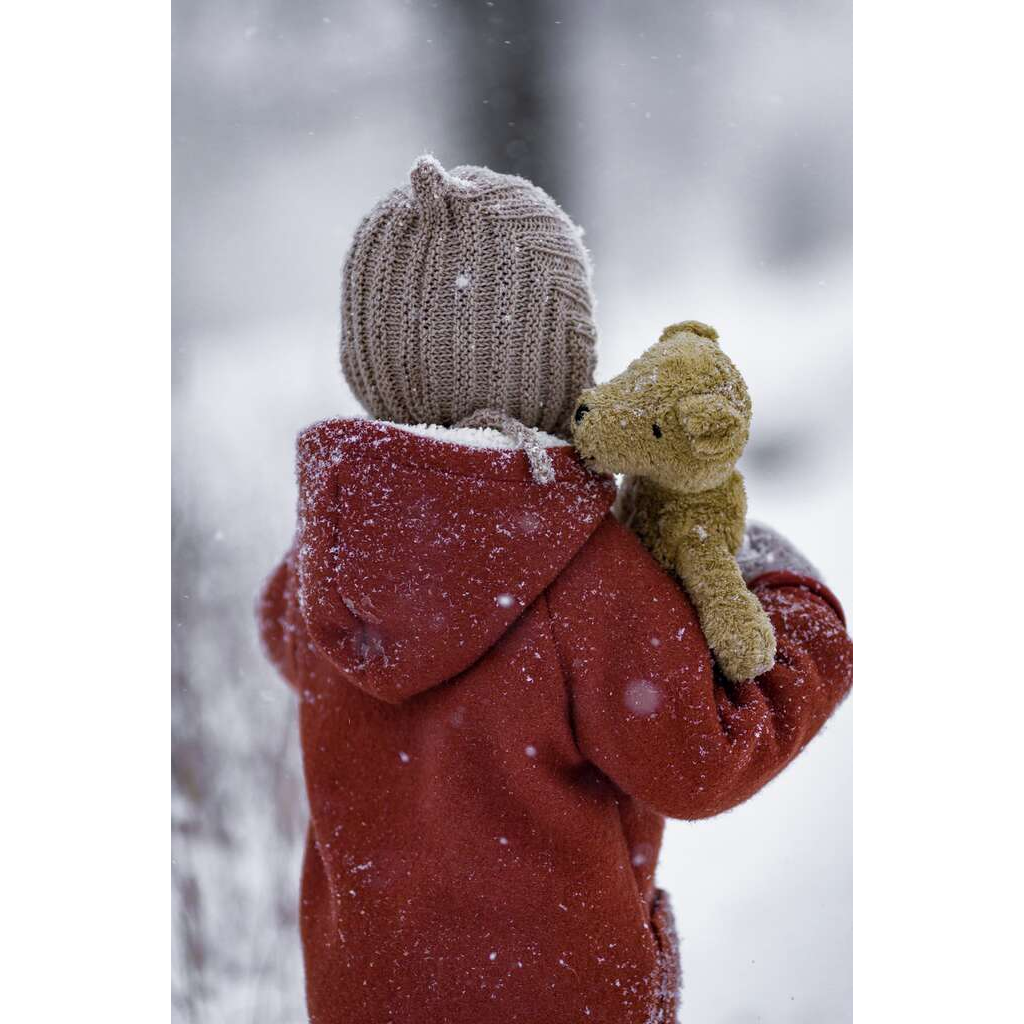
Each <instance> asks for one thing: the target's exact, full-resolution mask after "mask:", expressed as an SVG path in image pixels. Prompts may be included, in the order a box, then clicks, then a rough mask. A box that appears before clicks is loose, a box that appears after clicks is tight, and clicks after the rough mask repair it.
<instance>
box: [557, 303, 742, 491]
mask: <svg viewBox="0 0 1024 1024" xmlns="http://www.w3.org/2000/svg"><path fill="white" fill-rule="evenodd" d="M572 432H573V443H574V444H575V446H576V449H577V451H578V452H579V453H580V455H581V456H582V457H583V459H584V461H585V462H587V464H588V465H591V466H592V467H593V468H594V469H596V470H598V471H600V472H604V473H626V474H629V475H630V476H641V477H646V478H648V479H650V480H653V481H655V482H656V483H659V484H661V485H663V486H665V487H670V488H672V489H674V490H685V491H703V490H707V489H709V488H711V487H716V486H718V485H719V484H721V483H723V482H724V481H725V480H726V479H728V477H729V475H730V474H731V473H732V471H733V468H734V466H735V464H736V460H737V459H738V458H739V456H740V454H741V452H742V451H743V448H744V446H745V445H746V443H747V437H748V436H749V432H750V395H749V393H748V392H747V386H746V384H745V382H744V380H743V378H742V377H741V376H740V373H739V371H738V370H737V369H736V367H735V366H734V365H733V363H732V360H731V359H729V357H728V356H727V355H726V354H725V353H724V352H723V351H722V350H721V349H720V348H719V347H718V333H717V332H716V331H715V329H714V328H713V327H708V326H707V325H706V324H702V323H699V322H698V321H696V320H687V321H684V322H683V323H679V324H673V325H672V326H671V327H666V328H665V330H664V331H663V332H662V334H661V338H660V340H659V341H658V343H657V344H656V345H654V346H652V347H651V348H649V349H648V350H647V351H646V352H645V353H644V354H643V355H642V356H640V358H639V359H636V360H634V361H633V362H632V363H630V365H629V366H628V367H627V368H626V369H625V370H624V371H623V372H622V373H620V374H619V375H618V376H617V377H614V378H612V380H610V381H607V382H606V383H604V384H598V385H597V387H593V388H589V389H588V390H586V391H584V392H583V393H582V394H581V395H580V398H579V403H578V405H577V406H576V412H575V415H574V416H573V424H572Z"/></svg>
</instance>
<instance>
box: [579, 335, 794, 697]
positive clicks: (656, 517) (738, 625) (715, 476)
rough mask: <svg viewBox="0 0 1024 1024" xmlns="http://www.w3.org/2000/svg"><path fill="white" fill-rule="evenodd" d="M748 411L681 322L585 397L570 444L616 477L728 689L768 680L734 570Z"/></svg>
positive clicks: (754, 612)
mask: <svg viewBox="0 0 1024 1024" xmlns="http://www.w3.org/2000/svg"><path fill="white" fill-rule="evenodd" d="M750 415H751V404H750V395H749V393H748V392H747V386H746V383H745V382H744V380H743V378H742V377H741V376H740V373H739V371H738V370H737V369H736V367H735V366H734V365H733V362H732V360H731V359H729V357H728V356H727V355H726V354H725V353H724V352H723V351H722V350H721V348H720V347H719V345H718V333H717V332H716V331H715V329H714V328H713V327H708V326H707V325H706V324H702V323H699V322H698V321H696V320H687V321H684V322H683V323H679V324H673V325H672V326H671V327H667V328H666V329H665V330H664V331H663V332H662V335H661V339H660V340H659V341H658V343H657V344H656V345H654V346H653V347H652V348H650V349H648V350H647V351H646V352H645V353H644V354H643V355H642V356H640V358H639V359H637V360H635V361H634V362H633V363H631V364H630V365H629V366H628V367H627V368H626V370H625V371H624V372H623V373H621V374H619V376H618V377H615V378H613V379H612V380H610V381H608V382H607V383H605V384H599V385H598V386H597V387H594V388H590V389H589V390H587V391H584V392H583V394H582V395H581V396H580V401H579V405H578V406H577V409H576V414H575V417H574V422H573V441H574V443H575V445H576V448H577V449H578V451H579V452H580V454H581V455H582V456H583V458H584V459H585V460H586V461H587V462H588V463H589V464H590V465H592V466H593V467H594V468H595V469H598V470H600V471H602V472H607V473H625V474H627V476H628V479H627V480H626V482H625V485H624V488H625V490H624V495H623V510H624V514H625V519H626V521H627V522H628V524H629V525H630V526H631V527H632V529H633V530H634V531H635V532H636V533H637V535H638V536H639V537H640V539H641V540H642V541H643V542H644V544H645V545H646V546H647V548H648V550H649V551H650V552H651V553H652V554H653V555H654V556H655V557H656V558H657V559H658V560H659V561H660V562H661V563H662V564H663V565H665V566H666V567H668V568H669V569H672V570H674V571H675V572H676V573H677V574H678V576H679V577H680V579H681V580H682V581H683V583H684V584H685V586H686V589H687V591H688V592H689V594H690V598H691V600H692V601H693V603H694V605H695V606H696V609H697V614H698V616H699V617H700V623H701V627H702V629H703V630H704V635H705V637H706V639H707V641H708V645H709V646H710V647H711V649H712V650H713V651H714V653H715V656H716V659H717V661H718V665H719V667H720V668H721V670H722V672H723V673H724V674H725V675H726V677H727V678H728V679H730V680H732V681H733V682H741V681H743V680H746V679H752V678H754V677H755V676H758V675H760V674H761V673H763V672H767V671H768V670H769V669H770V668H771V667H772V665H773V664H774V662H775V633H774V632H773V630H772V625H771V622H770V621H769V620H768V616H767V615H766V614H765V612H764V609H763V608H762V607H761V604H760V602H759V601H758V600H757V598H756V597H755V596H754V595H753V594H752V593H751V591H750V590H749V589H748V588H747V586H746V584H745V583H744V581H743V576H742V575H741V573H740V569H739V567H738V566H737V564H736V557H735V556H736V554H737V552H738V551H739V550H740V546H741V544H742V543H743V530H744V522H745V517H746V511H747V497H746V491H745V489H744V486H743V477H742V476H741V475H740V474H739V473H738V472H737V470H736V460H737V459H738V458H739V457H740V454H741V453H742V452H743V448H744V446H745V445H746V443H747V438H748V436H749V433H750Z"/></svg>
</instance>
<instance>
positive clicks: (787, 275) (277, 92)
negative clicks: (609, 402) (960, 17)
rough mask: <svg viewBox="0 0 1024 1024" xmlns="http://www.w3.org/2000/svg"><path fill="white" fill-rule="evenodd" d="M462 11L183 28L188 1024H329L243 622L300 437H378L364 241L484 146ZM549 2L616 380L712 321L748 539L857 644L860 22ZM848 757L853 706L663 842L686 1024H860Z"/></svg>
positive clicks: (183, 801) (178, 534)
mask: <svg viewBox="0 0 1024 1024" xmlns="http://www.w3.org/2000/svg"><path fill="white" fill-rule="evenodd" d="M298 6H301V7H302V8H303V12H304V13H303V14H302V15H301V17H300V15H299V13H297V8H298ZM446 6H451V5H445V4H441V6H440V8H432V7H430V6H429V5H425V4H424V5H419V6H416V5H407V4H404V3H400V2H398V0H382V2H374V3H369V2H368V0H367V2H364V3H359V4H355V5H345V6H344V7H341V6H339V5H338V4H331V3H322V4H316V5H313V4H311V5H310V10H312V8H314V7H315V8H316V17H313V16H312V15H311V14H310V10H306V8H305V5H296V6H294V7H293V6H289V5H280V4H275V3H272V2H270V0H262V2H257V3H246V4H244V5H243V4H242V3H241V2H239V3H237V4H235V3H225V4H221V5H201V4H199V3H197V2H192V0H178V3H177V4H176V10H175V21H176V28H175V31H176V41H175V48H176V76H177V78H176V97H175V161H176V166H175V207H176V208H175V214H176V218H175V282H174V284H175V338H174V345H175V353H174V354H175V381H174V384H175V423H174V443H175V450H174V472H175V495H174V556H175V595H174V671H175V678H174V726H175V763H174V817H175V821H174V827H175V831H174V869H173V871H174V886H175V936H174V938H175V950H174V1001H175V1015H176V1019H177V1020H179V1021H181V1022H183V1024H184V1022H190V1024H191V1022H194V1024H236V1022H237V1024H241V1022H246V1024H293V1022H299V1021H302V1020H304V1019H305V1017H304V1012H303V1008H302V998H301V964H300V960H299V950H298V940H297V936H296V934H295V903H296V896H297V879H298V871H299V857H300V847H299V844H300V841H301V836H302V831H303V828H304V824H305V813H306V812H305V805H304V796H303V792H302V785H301V773H300V767H299V762H298V748H297V737H296V734H295V713H294V707H293V705H292V700H291V697H290V695H289V694H288V693H287V692H286V690H285V687H284V686H283V684H282V683H281V682H280V681H279V680H278V679H276V678H275V677H274V675H273V673H272V672H271V670H270V668H269V667H268V666H267V665H266V664H265V662H264V661H263V659H262V657H261V654H260V652H259V648H258V643H257V640H256V636H255V632H254V628H253V622H252V614H251V609H252V600H253V597H254V595H255V593H256V591H257V589H258V587H259V584H260V582H261V579H262V577H263V576H264V574H265V573H267V572H268V571H269V570H270V569H271V567H272V566H273V564H274V561H275V559H276V558H278V557H279V555H280V554H281V552H282V551H283V550H284V548H285V546H286V545H287V543H288V540H289V536H290V533H291V529H292V518H293V507H294V498H295V495H294V483H293V479H292V443H293V438H294V435H295V433H296V431H298V430H299V429H300V428H301V427H302V426H304V425H305V424H307V423H309V422H311V421H313V420H315V419H318V418H321V417H324V416H331V415H347V414H354V413H357V412H358V409H357V407H356V405H355V404H354V402H353V399H352V398H351V396H350V395H349V394H348V393H347V391H346V390H345V388H344V385H343V384H342V382H341V379H340V374H339V372H338V369H337V362H336V336H337V311H336V306H337V298H338V295H337V292H338V268H339V264H340V260H341V256H342V254H343V252H344V248H345V245H346V242H347V239H348V237H349V236H350V234H351V232H352V229H353V228H354V226H355V224H356V222H357V220H358V218H359V216H360V215H361V214H362V213H363V212H364V210H365V209H366V208H367V207H368V205H369V204H370V203H371V202H372V201H373V200H374V199H375V198H376V195H377V193H378V192H379V191H381V190H382V189H383V188H385V187H387V186H388V185H389V184H391V183H392V182H393V181H396V180H397V179H398V178H399V177H400V176H401V175H402V174H403V173H404V171H405V170H406V168H407V167H408V165H409V163H410V162H411V160H412V158H413V157H414V156H415V155H416V153H417V152H419V151H421V150H424V149H433V150H434V151H435V152H436V153H437V154H438V155H439V156H440V157H441V159H442V160H444V161H446V162H457V161H459V160H461V159H464V158H466V154H467V153H471V152H472V147H471V145H470V143H469V142H468V141H467V140H466V139H465V138H463V137H462V135H461V134H460V132H461V128H460V122H459V118H458V116H457V114H458V110H459V107H458V103H459V102H464V100H465V97H464V95H462V94H463V93H465V91H466V86H465V83H462V82H460V80H459V77H458V74H457V68H458V62H457V54H456V55H453V54H452V53H451V52H450V51H449V50H446V49H445V47H446V45H448V44H447V43H446V38H447V37H446V35H445V33H444V31H443V29H444V25H443V24H439V23H438V19H442V18H443V17H444V16H445V15H444V11H445V9H446ZM499 6H500V4H499ZM551 6H552V8H556V7H557V8H558V9H559V10H560V11H561V12H562V14H561V17H560V20H561V21H562V22H564V24H565V27H566V28H568V29H571V32H569V33H567V35H566V40H565V42H564V43H563V44H561V45H564V47H565V51H564V67H565V69H566V70H565V76H566V78H565V80H564V82H563V89H562V92H561V93H560V94H559V101H560V103H561V104H562V105H563V107H564V111H565V112H564V117H565V132H566V136H567V140H568V144H567V146H566V151H567V153H568V154H569V158H571V165H570V166H568V167H567V168H566V172H567V173H566V178H567V180H568V181H570V182H571V187H572V192H571V195H567V196H563V197H561V198H563V200H564V202H565V204H566V206H567V207H568V208H569V209H570V211H571V212H572V213H573V215H574V216H575V217H577V218H578V219H579V220H581V221H582V222H583V223H584V225H585V226H586V228H587V236H586V237H587V241H588V244H589V245H590V247H591V249H592V251H593V254H594V258H595V263H596V266H597V275H596V282H595V284H596V288H597V292H598V298H599V309H598V319H599V326H600V328H601V332H602V333H601V347H600V365H599V377H607V376H610V375H611V374H613V373H615V372H617V371H618V370H619V369H621V368H622V367H623V366H624V365H625V363H626V362H627V361H628V359H629V358H631V357H632V356H634V355H636V354H638V353H639V352H640V351H641V350H642V349H643V348H645V347H646V346H647V345H648V344H650V343H651V341H652V340H653V339H654V338H655V337H656V336H657V333H658V331H659V330H660V328H661V327H663V326H664V325H665V324H666V323H668V322H672V321H675V320H679V319H683V318H687V317H696V318H698V319H702V320H706V321H708V322H710V323H712V324H714V325H715V326H716V327H717V328H718V329H719V331H720V333H721V335H722V339H723V344H724V345H725V347H726V348H727V350H728V351H729V352H730V353H731V354H732V355H733V356H734V358H735V359H736V361H737V363H738V364H739V366H740V368H741V369H742V370H743V372H744V374H745V375H746V377H747V380H748V382H749V384H750V388H751V392H752V395H753V398H754V427H753V440H752V443H751V446H750V449H749V451H748V453H747V455H746V456H745V457H744V467H743V468H744V470H745V472H746V474H747V480H748V489H749V492H750V504H751V512H752V514H753V515H754V516H756V517H757V518H760V519H763V520H765V521H767V522H771V523H773V524H774V525H776V526H777V527H778V528H780V529H782V530H783V531H784V532H786V533H788V534H789V535H790V536H791V537H792V538H793V539H794V540H795V541H797V543H798V544H799V545H800V546H801V547H802V548H803V549H804V550H805V552H806V554H807V555H808V556H809V557H810V558H811V559H812V560H813V561H814V562H816V563H817V564H818V565H819V567H820V568H821V569H822V571H823V572H824V574H825V576H826V579H827V580H828V582H829V583H830V584H831V585H832V586H833V589H835V590H836V592H837V593H838V594H839V595H840V597H841V598H842V600H843V601H844V603H845V605H846V608H847V611H848V613H849V614H850V619H851V624H855V620H854V619H853V615H852V612H853V604H852V601H853V594H852V566H851V563H850V511H849V505H850V500H849V499H850V486H851V482H850V429H849V428H850V358H851V356H850V309H849V303H850V269H849V248H850V239H849V227H848V201H849V197H848V185H849V166H848V152H847V149H848V145H849V109H848V107H849V96H848V88H849V83H848V63H849V55H848V48H849V38H848V25H847V21H848V11H847V10H846V8H845V7H844V6H843V5H832V4H826V3H817V4H811V5H807V4H803V3H796V2H795V0H794V2H791V3H786V2H774V3H773V2H763V0H762V2H757V3H736V4H732V5H730V6H729V8H728V10H726V9H725V8H724V6H723V5H721V4H708V5H704V4H698V3H694V4H683V5H674V4H669V3H665V4H664V5H658V4H652V5H651V11H650V13H649V14H648V15H645V16H644V17H638V16H637V15H636V14H635V13H630V14H629V16H628V17H626V15H624V14H623V12H622V10H621V8H618V7H616V6H615V5H612V4H609V3H605V2H597V3H593V4H590V5H587V14H586V16H585V17H584V15H583V14H582V13H581V11H582V7H581V5H579V4H573V3H571V2H566V3H561V4H552V5H551ZM324 19H329V20H327V21H325V20H324ZM428 38H429V39H431V40H433V42H431V43H429V44H428V43H426V42H425V40H426V39H428ZM449 42H450V40H449ZM652 58H657V59H652ZM453 67H454V68H455V70H454V71H453ZM850 737H851V708H850V706H849V704H848V705H847V706H845V707H844V708H842V709H841V710H840V711H839V713H838V714H837V715H836V716H835V718H834V719H833V721H832V722H831V723H830V725H829V727H828V728H827V730H826V732H825V733H824V734H823V735H822V736H821V737H819V738H818V739H817V740H816V741H815V742H814V743H813V744H812V746H811V747H810V748H809V749H808V750H807V752H806V753H805V754H804V755H803V757H801V758H800V759H799V761H798V762H797V763H796V764H794V765H793V766H792V767H791V768H790V769H789V770H788V771H787V772H786V773H784V775H783V776H782V777H781V778H779V779H778V780H776V781H775V782H774V783H773V784H772V785H771V786H769V787H768V789H767V790H765V791H764V792H763V793H761V794H759V795H758V796H757V797H756V799H754V800H752V801H751V802H750V803H749V804H747V805H746V806H743V807H741V808H739V809H737V810H735V811H733V812H732V813H730V814H728V815H725V816H723V817H722V818H720V819H716V820H714V821H710V822H703V823H699V824H692V825H691V824H683V823H671V824H670V826H669V829H668V833H667V839H666V846H665V852H664V856H663V859H662V862H661V866H660V878H661V882H662V884H663V885H665V886H666V887H667V888H668V889H669V890H671V891H672V893H673V895H674V899H675V904H676V910H677V915H678V918H679V923H680V930H681V933H682V938H683V962H684V963H683V966H684V975H685V989H684V1002H683V1014H682V1019H683V1020H685V1021H689V1022H695V1024H747V1022H755V1021H765V1022H771V1024H790V1022H791V1024H810V1022H814V1024H842V1022H845V1021H848V1020H850V1019H851V1004H850V989H851V951H850V944H851V920H850V917H851V911H850V888H851V866H850V845H851V842H850V796H851V791H850Z"/></svg>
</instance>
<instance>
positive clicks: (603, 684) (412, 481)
mask: <svg viewBox="0 0 1024 1024" xmlns="http://www.w3.org/2000/svg"><path fill="white" fill-rule="evenodd" d="M549 453H550V454H551V456H552V458H553V462H554V467H555V472H556V481H555V482H554V483H553V484H548V485H543V484H537V483H535V482H534V481H533V480H532V479H531V477H530V472H529V468H528V466H527V462H526V459H525V457H524V456H523V454H522V453H521V452H517V451H509V450H491V449H483V448H473V447H469V446H465V445H459V444H452V443H446V442H444V441H440V440H437V439H434V438H429V437H424V436H420V435H417V434H414V433H411V432H409V431H406V430H402V429H400V428H397V427H394V426H391V425H388V424H383V423H377V422H372V421H362V420H332V421H326V422H323V423H319V424H317V425H315V426H313V427H311V428H309V429H308V430H306V431H305V432H304V433H303V434H302V435H301V436H300V438H299V459H298V463H299V466H298V472H299V523H298V528H297V533H296V538H295V543H294V546H293V548H292V550H291V551H290V552H289V554H288V556H287V557H286V559H285V560H284V562H283V563H282V564H281V566H280V567H279V568H278V569H277V571H276V572H275V573H274V574H273V575H272V577H271V578H270V580H269V581H268V584H267V586H266V589H265V591H264V593H263V596H262V598H261V601H260V621H261V629H262V635H263V639H264V642H265V646H266V649H267V651H268V653H269V655H270V657H271V659H272V660H273V662H274V664H275V665H276V666H277V667H278V668H279V670H280V671H281V673H282V674H283V675H284V677H285V678H286V679H287V680H288V682H289V683H291V685H292V686H293V687H294V688H295V689H296V690H297V691H298V693H299V695H300V697H301V713H300V724H301V733H302V750H303V758H304V764H305V775H306V785H307V790H308V796H309V806H310V818H311V820H310V827H309V837H308V843H307V848H306V857H305V864H304V868H303V879H302V896H301V914H300V920H301V930H302V942H303V947H304V953H305V965H306V990H307V999H308V1006H309V1014H310V1020H311V1021H313V1022H315V1024H342V1022H344V1024H381V1022H384V1021H395V1022H401V1024H421V1022H422V1024H491V1022H493V1024H498V1022H501V1024H512V1022H523V1024H537V1022H539V1021H543V1022H545V1024H578V1022H580V1021H593V1022H595V1024H598V1022H600V1024H659V1022H660V1024H670V1022H672V1021H674V1020H675V1004H676V990H677V987H678V951H677V946H676V935H675V930H674V927H673V921H672V913H671V910H670V908H669V902H668V898H667V896H666V895H665V893H664V892H661V891H659V890H658V889H656V888H655V885H654V870H655V864H656V861H657V858H658V850H659V846H660V842H661V835H662V828H663V824H664V816H666V815H667V816H670V817H677V818H687V819H695V818H704V817H709V816H711V815H714V814H719V813H720V812H722V811H725V810H728V809H729V808H730V807H734V806H735V805H736V804H738V803H740V802H742V801H743V800H746V799H747V798H748V797H750V796H751V795H752V794H754V793H755V792H757V790H758V789H760V788H761V787H762V786H764V785H765V783H766V782H768V781H769V780H770V779H771V778H773V777H774V776H775V775H776V774H777V773H778V772H779V771H780V770H781V769H782V768H784V767H785V766H786V764H788V763H789V761H791V760H792V759H793V757H795V756H796V754H798V753H799V752H800V750H801V749H802V748H803V747H804V745H805V744H806V743H807V742H808V741H809V740H810V739H811V738H812V737H813V736H814V735H815V734H816V733H817V731H818V730H819V729H820V728H821V726H822V724H823V723H824V722H825V720H826V719H827V718H828V716H829V715H830V714H831V713H832V711H833V710H834V708H835V707H836V705H837V704H838V703H839V702H840V701H841V700H842V698H843V697H844V696H845V694H846V693H847V691H848V690H849V688H850V683H851V644H850V639H849V637H848V636H847V633H846V631H845V629H844V627H843V619H842V612H841V610H840V608H839V605H838V603H837V602H836V600H835V598H834V597H832V595H831V594H830V593H829V591H828V590H827V589H826V588H825V587H824V586H822V585H821V584H820V583H818V582H817V581H815V580H811V579H808V578H805V577H800V576H795V575H793V574H791V573H786V572H775V573H770V574H768V575H765V576H762V577H761V578H760V579H758V580H756V581H755V582H754V584H753V589H754V591H755V593H757V595H758V596H759V598H760V599H761V601H762V603H763V604H764V606H765V608H766V609H767V610H768V612H769V614H770V616H771V619H772V622H773V623H774V626H775V630H776V633H777V635H778V661H777V664H776V667H775V668H774V669H773V670H772V671H771V672H769V673H767V674H765V675H763V676H761V677H760V678H759V679H757V680H756V681H754V682H750V683H745V684H743V685H741V686H738V687H730V686H728V685H726V684H724V683H723V681H722V680H721V678H720V677H719V676H718V674H717V673H716V671H715V669H714V666H713V663H712V659H711V656H710V654H709V652H708V648H707V645H706V644H705V642H704V638H703V636H702V634H701V630H700V626H699V625H698V622H697V618H696V615H695V613H694V610H693V608H692V606H691V605H690V602H689V600H688V599H687V597H686V594H685V592H684V591H683V589H682V588H681V586H680V585H679V584H678V583H676V582H675V581H674V580H673V579H672V578H671V577H670V576H669V575H668V574H667V573H665V572H664V571H663V570H662V569H661V568H660V567H659V566H658V565H657V564H656V563H655V562H654V561H653V559H652V558H651V557H650V556H649V555H648V553H647V552H646V551H645V550H644V548H643V547H642V546H641V545H640V543H639V542H638V541H637V540H636V539H635V538H634V537H633V536H632V535H631V534H630V533H629V532H628V531H627V530H626V529H624V528H623V527H622V526H621V525H619V523H617V522H616V520H615V519H614V518H613V517H612V515H611V514H610V508H611V504H612V501H613V499H614V496H615V494H614V487H613V485H612V483H611V481H610V480H607V479H604V478H600V477H596V476H594V475H593V474H591V473H589V472H587V471H586V470H585V469H584V468H583V467H582V466H581V465H580V464H579V462H578V461H577V460H576V457H575V455H574V453H573V450H572V449H571V448H568V447H563V448H553V449H549ZM723 898H727V896H724V897H723Z"/></svg>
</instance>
